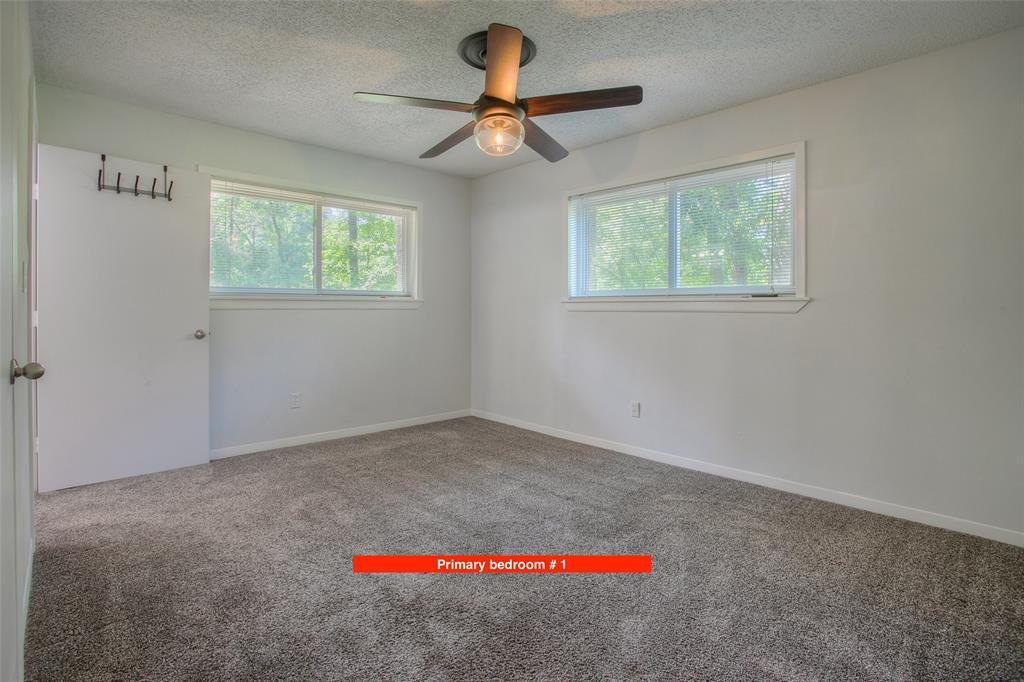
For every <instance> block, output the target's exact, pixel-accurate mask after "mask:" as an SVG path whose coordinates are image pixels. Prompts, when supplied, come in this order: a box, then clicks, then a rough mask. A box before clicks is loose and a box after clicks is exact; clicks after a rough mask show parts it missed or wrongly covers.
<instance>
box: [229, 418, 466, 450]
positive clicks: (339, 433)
mask: <svg viewBox="0 0 1024 682" xmlns="http://www.w3.org/2000/svg"><path fill="white" fill-rule="evenodd" d="M468 416H469V410H456V411H454V412H441V413H439V414H428V415H424V416H422V417H411V418H409V419H397V420H395V421H390V422H381V423H379V424H367V425H365V426H349V427H347V428H344V429H338V430H336V431H322V432H320V433H307V434H303V435H301V436H289V437H288V438H278V439H276V440H265V441H260V442H258V443H244V444H243V445H231V446H228V447H226V448H217V449H216V450H210V459H211V460H213V459H224V458H225V457H234V456H235V455H248V454H251V453H253V452H263V451H265V450H276V449H278V448H288V447H291V446H293V445H306V444H307V443H319V442H321V441H325V440H335V439H337V438H348V437H349V436H361V435H363V434H366V433H377V432H378V431H390V430H391V429H401V428H405V427H406V426H419V425H420V424H430V423H431V422H441V421H445V420H446V419H457V418H459V417H468Z"/></svg>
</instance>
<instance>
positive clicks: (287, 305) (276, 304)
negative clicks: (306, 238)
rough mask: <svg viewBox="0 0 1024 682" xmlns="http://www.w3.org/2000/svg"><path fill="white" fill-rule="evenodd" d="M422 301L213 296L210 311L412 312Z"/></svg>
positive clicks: (390, 298) (308, 295)
mask: <svg viewBox="0 0 1024 682" xmlns="http://www.w3.org/2000/svg"><path fill="white" fill-rule="evenodd" d="M422 304H423V299H419V298H409V297H407V296H337V295H333V294H319V295H318V294H210V310H412V309H415V308H419V307H420V305H422Z"/></svg>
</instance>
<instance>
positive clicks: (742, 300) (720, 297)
mask: <svg viewBox="0 0 1024 682" xmlns="http://www.w3.org/2000/svg"><path fill="white" fill-rule="evenodd" d="M805 149H806V141H804V140H800V141H798V142H792V143H789V144H783V145H779V146H777V147H769V148H767V149H759V150H756V151H752V152H747V153H744V154H738V155H736V156H728V157H720V158H716V159H710V160H708V161H702V162H700V163H695V164H690V165H688V166H684V167H682V168H672V169H671V170H667V171H662V172H658V173H647V174H644V175H642V176H633V177H627V178H621V179H617V180H615V181H612V182H605V183H601V184H599V185H592V186H590V187H584V188H578V189H574V190H572V191H568V192H564V193H563V195H562V206H563V210H564V213H563V221H562V225H564V230H565V231H564V232H563V233H562V235H563V239H562V282H563V286H564V287H565V289H563V292H564V295H563V298H562V304H563V306H564V307H565V309H566V310H568V311H570V312H586V311H590V312H610V311H616V312H644V311H648V312H784V313H795V312H799V311H800V309H802V308H803V307H804V306H805V305H807V303H809V302H810V300H811V299H810V298H809V297H808V296H807V257H806V244H807V242H806V240H807V233H806V194H807V192H806V182H807V180H806V173H805V163H806V162H805ZM788 155H792V156H793V159H794V166H795V170H794V179H793V287H794V290H795V291H794V293H792V294H779V295H777V296H756V295H751V294H749V293H745V294H710V295H709V294H658V295H652V296H643V295H610V296H571V295H570V292H571V290H570V289H569V277H570V275H571V273H570V272H569V202H570V201H571V199H572V197H575V196H578V195H580V194H589V193H592V192H603V191H607V190H613V189H618V188H621V187H628V186H630V185H639V184H643V183H648V182H658V181H660V180H665V179H666V178H673V177H678V176H682V175H692V174H695V173H702V172H708V171H713V170H718V169H721V168H727V167H729V166H737V165H740V164H745V163H753V162H756V161H764V160H767V159H771V158H775V157H779V156H788Z"/></svg>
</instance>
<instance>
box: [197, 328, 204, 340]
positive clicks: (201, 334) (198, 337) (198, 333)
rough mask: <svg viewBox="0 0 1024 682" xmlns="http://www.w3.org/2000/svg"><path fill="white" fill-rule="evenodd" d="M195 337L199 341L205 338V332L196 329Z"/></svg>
mask: <svg viewBox="0 0 1024 682" xmlns="http://www.w3.org/2000/svg"><path fill="white" fill-rule="evenodd" d="M195 336H196V338H197V339H200V340H201V339H205V338H206V332H204V331H203V330H202V329H197V330H196V334H195Z"/></svg>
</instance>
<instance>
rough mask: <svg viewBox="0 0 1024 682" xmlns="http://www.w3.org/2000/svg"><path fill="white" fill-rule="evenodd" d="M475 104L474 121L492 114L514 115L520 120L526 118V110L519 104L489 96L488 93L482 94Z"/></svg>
mask: <svg viewBox="0 0 1024 682" xmlns="http://www.w3.org/2000/svg"><path fill="white" fill-rule="evenodd" d="M475 104H476V109H474V110H473V120H474V121H480V120H482V119H485V118H490V117H491V116H512V117H514V118H516V119H517V120H519V121H522V120H523V119H524V118H526V110H525V109H523V108H522V107H521V106H519V105H518V104H513V103H511V102H506V101H505V100H501V99H496V98H494V97H488V96H487V95H480V99H478V100H477V101H476V102H475Z"/></svg>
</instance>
